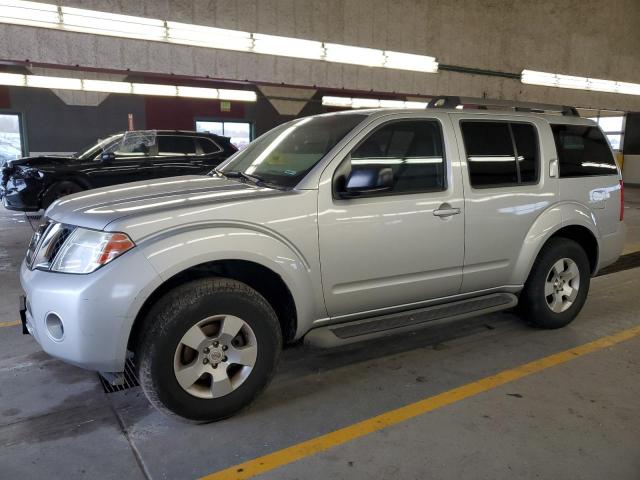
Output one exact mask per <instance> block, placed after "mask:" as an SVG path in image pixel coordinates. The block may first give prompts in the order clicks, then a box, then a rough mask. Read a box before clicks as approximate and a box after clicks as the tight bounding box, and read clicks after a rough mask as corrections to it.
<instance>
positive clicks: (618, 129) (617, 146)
mask: <svg viewBox="0 0 640 480" xmlns="http://www.w3.org/2000/svg"><path fill="white" fill-rule="evenodd" d="M589 119H590V120H593V121H594V122H596V123H597V124H598V125H600V128H601V129H602V131H603V132H604V134H605V135H606V136H607V140H609V144H610V145H611V148H613V149H614V150H616V151H622V145H623V141H624V115H616V116H607V115H604V116H603V115H602V114H601V112H598V115H597V116H596V117H589Z"/></svg>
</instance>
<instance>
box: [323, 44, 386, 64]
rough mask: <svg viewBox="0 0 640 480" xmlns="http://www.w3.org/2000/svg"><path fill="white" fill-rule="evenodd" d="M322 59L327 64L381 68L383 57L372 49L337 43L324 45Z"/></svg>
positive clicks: (382, 53) (381, 53) (381, 52)
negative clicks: (336, 63)
mask: <svg viewBox="0 0 640 480" xmlns="http://www.w3.org/2000/svg"><path fill="white" fill-rule="evenodd" d="M324 47H325V49H326V53H325V57H324V59H325V60H326V61H328V62H338V63H349V64H351V65H363V66H366V67H383V66H384V63H385V56H384V52H383V51H382V50H375V49H373V48H362V47H351V46H348V45H338V44H337V43H325V44H324Z"/></svg>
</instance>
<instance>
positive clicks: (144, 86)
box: [131, 83, 178, 97]
mask: <svg viewBox="0 0 640 480" xmlns="http://www.w3.org/2000/svg"><path fill="white" fill-rule="evenodd" d="M131 85H132V87H133V89H132V92H131V93H134V94H136V95H160V96H163V97H177V96H178V89H177V87H176V86H174V85H158V84H155V83H132V84H131Z"/></svg>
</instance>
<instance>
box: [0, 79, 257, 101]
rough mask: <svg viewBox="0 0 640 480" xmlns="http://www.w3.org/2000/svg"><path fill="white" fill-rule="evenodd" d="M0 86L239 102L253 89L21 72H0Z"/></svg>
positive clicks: (249, 97) (253, 95)
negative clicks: (121, 80)
mask: <svg viewBox="0 0 640 480" xmlns="http://www.w3.org/2000/svg"><path fill="white" fill-rule="evenodd" d="M0 85H7V86H17V87H32V88H51V89H61V90H78V91H85V92H103V93H125V94H131V93H132V94H135V95H159V96H165V97H188V98H206V99H218V98H219V99H220V100H234V101H238V102H255V101H256V100H257V99H258V96H257V95H256V92H254V91H251V90H230V89H218V88H204V87H190V86H182V85H163V84H157V83H131V82H117V81H110V80H95V79H82V78H69V77H52V76H44V75H22V74H19V73H3V72H0Z"/></svg>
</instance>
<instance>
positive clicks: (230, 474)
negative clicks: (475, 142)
mask: <svg viewBox="0 0 640 480" xmlns="http://www.w3.org/2000/svg"><path fill="white" fill-rule="evenodd" d="M637 336H640V325H639V326H637V327H634V328H630V329H628V330H624V331H622V332H619V333H616V334H614V335H610V336H607V337H603V338H600V339H598V340H595V341H593V342H589V343H586V344H584V345H580V346H578V347H575V348H570V349H569V350H565V351H563V352H560V353H556V354H554V355H550V356H548V357H544V358H541V359H539V360H535V361H533V362H530V363H525V364H524V365H520V366H519V367H515V368H512V369H510V370H505V371H503V372H500V373H497V374H495V375H491V376H490V377H485V378H482V379H480V380H478V381H475V382H471V383H467V384H466V385H462V386H461V387H457V388H454V389H453V390H448V391H446V392H443V393H440V394H438V395H435V396H433V397H428V398H425V399H423V400H420V401H418V402H415V403H411V404H409V405H406V406H404V407H400V408H398V409H396V410H391V411H389V412H386V413H383V414H381V415H378V416H376V417H372V418H369V419H367V420H363V421H361V422H358V423H355V424H353V425H349V426H348V427H344V428H341V429H339V430H335V431H333V432H330V433H327V434H325V435H321V436H319V437H315V438H312V439H311V440H307V441H305V442H302V443H298V444H296V445H292V446H291V447H288V448H284V449H282V450H278V451H276V452H273V453H269V454H267V455H264V456H262V457H258V458H255V459H253V460H249V461H247V462H244V463H240V464H238V465H234V466H232V467H229V468H227V469H225V470H220V471H218V472H214V473H212V474H210V475H206V476H204V477H202V479H203V480H231V479H233V480H241V479H247V478H251V477H254V476H256V475H260V474H262V473H265V472H268V471H271V470H274V469H276V468H279V467H282V466H284V465H287V464H289V463H293V462H295V461H297V460H300V459H303V458H305V457H309V456H311V455H315V454H316V453H319V452H323V451H325V450H329V449H330V448H334V447H337V446H339V445H342V444H344V443H347V442H350V441H352V440H355V439H357V438H360V437H364V436H365V435H368V434H370V433H373V432H377V431H379V430H382V429H384V428H387V427H390V426H392V425H396V424H398V423H401V422H404V421H406V420H409V419H411V418H414V417H417V416H419V415H422V414H425V413H427V412H431V411H433V410H436V409H438V408H441V407H445V406H447V405H451V404H452V403H456V402H459V401H460V400H464V399H466V398H469V397H473V396H474V395H478V394H480V393H483V392H487V391H489V390H492V389H494V388H496V387H499V386H501V385H505V384H507V383H510V382H513V381H515V380H519V379H521V378H524V377H526V376H528V375H531V374H534V373H537V372H541V371H542V370H546V369H547V368H551V367H554V366H556V365H561V364H563V363H566V362H568V361H570V360H573V359H574V358H577V357H581V356H582V355H586V354H588V353H592V352H596V351H598V350H602V349H605V348H607V347H611V346H613V345H616V344H618V343H620V342H624V341H625V340H629V339H631V338H633V337H637Z"/></svg>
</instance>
